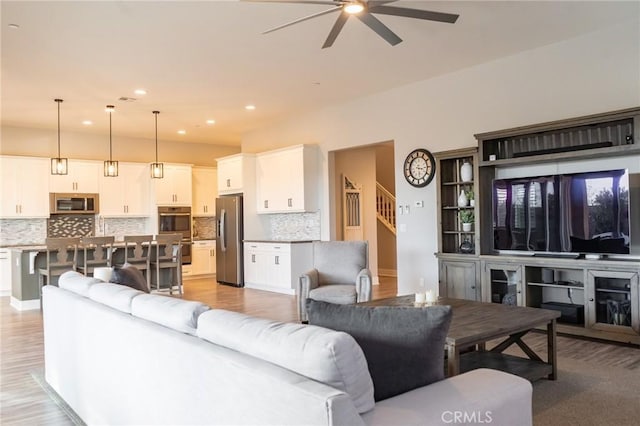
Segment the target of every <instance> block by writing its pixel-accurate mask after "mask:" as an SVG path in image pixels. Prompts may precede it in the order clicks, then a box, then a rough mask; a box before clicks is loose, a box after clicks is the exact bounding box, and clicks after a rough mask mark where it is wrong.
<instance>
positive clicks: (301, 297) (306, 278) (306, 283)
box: [296, 269, 318, 322]
mask: <svg viewBox="0 0 640 426" xmlns="http://www.w3.org/2000/svg"><path fill="white" fill-rule="evenodd" d="M317 287H318V270H317V269H311V270H309V271H307V272H305V273H304V274H302V275H300V279H299V280H298V286H297V288H296V305H297V308H298V318H299V319H300V321H301V322H305V321H308V318H307V307H306V305H305V304H306V301H307V298H308V297H309V292H310V291H311V290H313V289H314V288H317Z"/></svg>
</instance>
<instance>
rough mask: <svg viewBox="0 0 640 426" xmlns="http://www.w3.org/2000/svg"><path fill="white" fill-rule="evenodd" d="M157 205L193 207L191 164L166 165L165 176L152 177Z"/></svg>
mask: <svg viewBox="0 0 640 426" xmlns="http://www.w3.org/2000/svg"><path fill="white" fill-rule="evenodd" d="M152 181H153V183H152V185H153V188H154V191H155V201H156V205H159V206H189V207H191V202H192V201H193V197H192V188H191V166H190V165H185V164H166V163H165V165H164V177H163V178H162V179H152Z"/></svg>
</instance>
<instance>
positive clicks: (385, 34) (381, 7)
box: [244, 0, 459, 49]
mask: <svg viewBox="0 0 640 426" xmlns="http://www.w3.org/2000/svg"><path fill="white" fill-rule="evenodd" d="M244 1H249V2H256V3H300V4H324V5H328V6H333V7H332V8H331V9H327V10H324V11H322V12H317V13H314V14H311V15H308V16H305V17H302V18H299V19H296V20H295V21H291V22H287V23H286V24H283V25H279V26H277V27H275V28H271V29H268V30H266V31H263V32H262V34H267V33H270V32H273V31H276V30H279V29H282V28H285V27H288V26H291V25H293V24H297V23H298V22H303V21H307V20H309V19H312V18H316V17H318V16H322V15H327V14H329V13H333V12H338V11H340V15H339V16H338V19H337V20H336V22H335V24H333V28H331V31H330V32H329V36H328V37H327V39H326V40H325V42H324V44H323V45H322V48H323V49H325V48H327V47H331V46H332V45H333V42H334V41H335V40H336V38H337V37H338V34H340V31H341V30H342V27H344V24H345V23H346V22H347V19H349V17H350V16H352V15H353V16H355V17H356V18H358V19H359V20H360V21H362V22H363V23H364V24H365V25H366V26H368V27H369V28H371V29H372V30H373V31H375V32H376V34H378V35H379V36H380V37H382V38H383V39H385V40H386V41H387V43H389V44H390V45H392V46H395V45H396V44H398V43H400V42H402V39H401V38H400V37H398V36H397V35H396V34H395V33H394V32H393V31H391V30H390V29H389V28H388V27H387V26H386V25H385V24H383V23H382V22H381V21H380V20H379V19H378V18H376V17H375V16H373V14H374V13H375V14H380V15H394V16H402V17H405V18H415V19H425V20H428V21H437V22H446V23H449V24H453V23H454V22H456V20H457V19H458V16H459V15H454V14H451V13H443V12H433V11H429V10H420V9H409V8H403V7H396V6H387V4H388V3H393V2H395V1H397V0H244Z"/></svg>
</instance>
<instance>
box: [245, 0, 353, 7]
mask: <svg viewBox="0 0 640 426" xmlns="http://www.w3.org/2000/svg"><path fill="white" fill-rule="evenodd" d="M240 1H246V2H249V3H296V4H324V5H327V6H335V5H342V4H343V3H345V2H346V1H341V0H340V1H332V0H308V1H305V0H240Z"/></svg>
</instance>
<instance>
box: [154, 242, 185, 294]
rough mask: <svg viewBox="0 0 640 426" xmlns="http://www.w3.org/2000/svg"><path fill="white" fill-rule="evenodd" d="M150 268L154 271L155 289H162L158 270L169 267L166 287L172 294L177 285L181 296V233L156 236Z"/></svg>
mask: <svg viewBox="0 0 640 426" xmlns="http://www.w3.org/2000/svg"><path fill="white" fill-rule="evenodd" d="M151 268H152V269H153V270H154V272H155V286H156V288H155V289H156V290H160V289H163V288H164V286H162V285H161V282H160V281H161V275H160V272H161V270H163V269H169V270H170V271H169V279H168V289H169V293H170V294H173V288H174V287H177V289H178V294H179V295H180V296H182V235H181V234H162V235H157V236H156V244H155V256H154V258H153V259H152V261H151Z"/></svg>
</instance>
